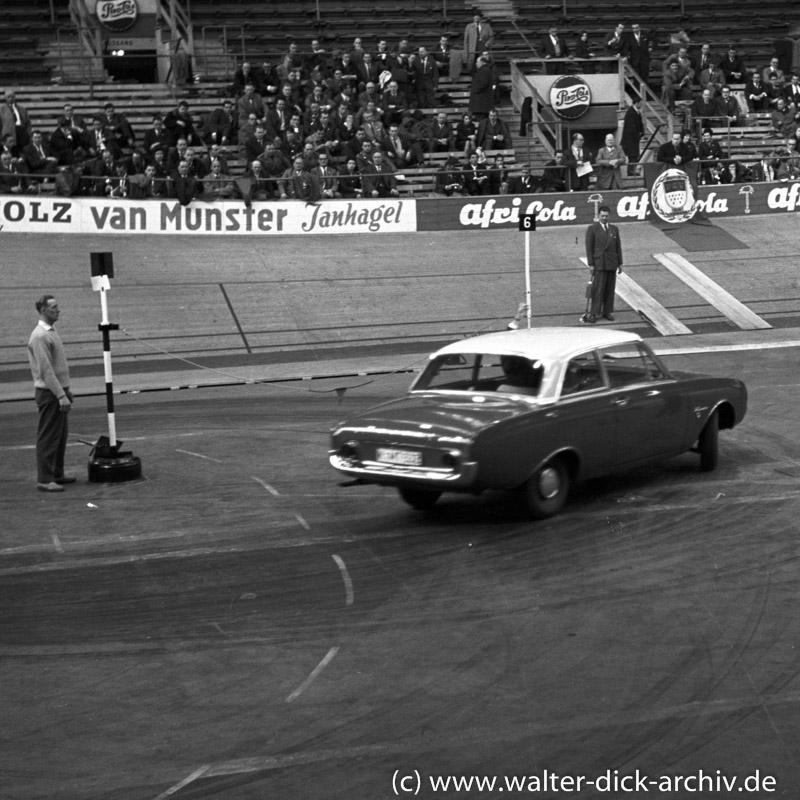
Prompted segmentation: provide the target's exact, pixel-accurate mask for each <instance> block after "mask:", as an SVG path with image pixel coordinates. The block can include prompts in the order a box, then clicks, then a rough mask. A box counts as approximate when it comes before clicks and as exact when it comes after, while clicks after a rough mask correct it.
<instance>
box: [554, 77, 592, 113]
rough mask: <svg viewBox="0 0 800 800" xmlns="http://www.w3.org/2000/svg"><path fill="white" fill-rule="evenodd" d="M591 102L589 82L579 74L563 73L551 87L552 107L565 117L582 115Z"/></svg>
mask: <svg viewBox="0 0 800 800" xmlns="http://www.w3.org/2000/svg"><path fill="white" fill-rule="evenodd" d="M591 104H592V91H591V89H590V88H589V84H588V83H586V81H585V80H583V78H580V77H578V76H577V75H562V76H561V77H560V78H556V80H555V81H554V83H553V85H552V86H551V87H550V107H551V108H552V109H553V111H554V112H555V113H556V114H558V116H559V117H562V118H563V119H578V117H582V116H583V115H584V114H585V113H586V112H587V111H588V110H589V106H590V105H591Z"/></svg>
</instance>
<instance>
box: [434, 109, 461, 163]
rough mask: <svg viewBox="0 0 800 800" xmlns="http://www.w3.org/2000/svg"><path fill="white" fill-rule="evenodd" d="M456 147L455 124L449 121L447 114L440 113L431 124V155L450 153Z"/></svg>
mask: <svg viewBox="0 0 800 800" xmlns="http://www.w3.org/2000/svg"><path fill="white" fill-rule="evenodd" d="M454 147H455V130H454V128H453V123H452V122H450V120H448V119H447V114H445V113H444V111H440V112H439V113H438V114H437V115H436V119H434V120H433V122H432V123H431V140H430V144H429V149H430V152H431V153H449V152H450V151H451V150H453V149H454Z"/></svg>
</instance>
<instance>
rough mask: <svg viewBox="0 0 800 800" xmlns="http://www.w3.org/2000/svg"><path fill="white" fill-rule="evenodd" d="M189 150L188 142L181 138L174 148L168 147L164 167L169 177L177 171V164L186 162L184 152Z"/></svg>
mask: <svg viewBox="0 0 800 800" xmlns="http://www.w3.org/2000/svg"><path fill="white" fill-rule="evenodd" d="M188 149H189V142H188V141H187V140H186V139H185V138H184V137H181V138H180V139H178V141H177V142H175V147H170V149H169V150H168V151H167V158H166V165H167V172H169V174H170V175H172V174H173V173H175V172H177V171H178V164H180V163H181V161H185V160H186V152H187V151H188Z"/></svg>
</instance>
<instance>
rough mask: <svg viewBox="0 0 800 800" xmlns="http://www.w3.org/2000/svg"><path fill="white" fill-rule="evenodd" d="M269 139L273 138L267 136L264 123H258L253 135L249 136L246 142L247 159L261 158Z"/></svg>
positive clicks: (245, 154) (245, 153)
mask: <svg viewBox="0 0 800 800" xmlns="http://www.w3.org/2000/svg"><path fill="white" fill-rule="evenodd" d="M268 141H271V140H270V138H269V137H268V136H267V129H266V128H265V127H264V125H263V124H262V123H260V122H259V123H257V124H256V129H255V131H253V135H252V136H250V137H248V138H247V140H246V141H245V143H244V158H245V160H246V161H254V160H255V159H257V158H260V157H261V155H262V154H263V152H264V148H265V146H266V144H267V142H268Z"/></svg>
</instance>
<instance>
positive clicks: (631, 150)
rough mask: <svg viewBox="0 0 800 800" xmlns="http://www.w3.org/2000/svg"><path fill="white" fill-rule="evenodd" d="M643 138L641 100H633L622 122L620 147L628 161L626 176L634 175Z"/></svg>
mask: <svg viewBox="0 0 800 800" xmlns="http://www.w3.org/2000/svg"><path fill="white" fill-rule="evenodd" d="M642 136H644V122H643V120H642V112H641V100H639V99H637V100H634V101H633V102H632V103H631V104H630V105H629V106H628V108H627V110H626V111H625V116H624V117H623V121H622V138H621V140H620V145H621V147H622V150H623V151H624V153H625V155H626V156H627V159H628V176H631V175H634V174H636V164H637V163H638V161H639V147H640V146H641V142H642Z"/></svg>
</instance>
